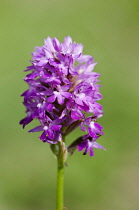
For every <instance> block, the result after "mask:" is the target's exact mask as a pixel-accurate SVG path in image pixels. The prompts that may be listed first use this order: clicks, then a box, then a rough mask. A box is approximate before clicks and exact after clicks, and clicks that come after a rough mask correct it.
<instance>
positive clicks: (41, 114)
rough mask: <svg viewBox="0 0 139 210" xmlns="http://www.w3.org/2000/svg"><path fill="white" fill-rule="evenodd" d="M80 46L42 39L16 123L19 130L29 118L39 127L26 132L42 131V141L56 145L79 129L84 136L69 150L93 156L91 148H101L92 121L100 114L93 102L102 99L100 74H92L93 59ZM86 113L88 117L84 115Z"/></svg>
mask: <svg viewBox="0 0 139 210" xmlns="http://www.w3.org/2000/svg"><path fill="white" fill-rule="evenodd" d="M82 50H83V45H82V44H77V43H75V42H72V39H71V37H69V36H67V37H65V39H64V42H63V43H60V42H59V40H58V39H56V38H50V37H48V38H47V39H45V40H44V45H43V46H42V47H36V48H35V52H33V53H32V61H31V66H28V67H27V69H26V70H25V71H26V72H28V71H31V73H29V74H28V75H27V76H26V77H25V79H24V80H25V82H26V83H27V84H28V90H26V91H25V92H24V93H23V94H22V95H21V96H23V97H24V102H23V104H24V105H25V107H26V113H27V116H26V117H25V118H24V119H22V120H21V121H20V124H22V125H23V128H24V127H25V126H26V125H27V124H28V123H30V122H31V121H32V120H33V119H38V121H39V125H38V126H37V127H35V128H33V129H31V130H30V131H29V132H38V131H42V133H41V135H40V139H41V140H42V141H43V142H48V143H50V144H57V143H58V142H59V141H63V137H65V136H66V135H67V134H69V133H70V132H72V131H73V130H74V129H75V128H77V127H78V126H80V128H81V130H82V131H84V132H85V135H84V136H82V137H81V138H78V141H77V140H75V141H74V142H73V143H72V144H71V146H69V151H70V152H71V151H73V150H74V149H75V148H78V150H79V151H81V150H83V149H85V151H84V154H86V153H88V152H89V153H90V156H93V155H94V153H93V150H92V148H100V149H104V148H103V147H102V146H101V145H99V144H98V143H97V142H96V140H97V139H98V138H99V136H101V135H103V132H102V129H103V128H102V127H101V125H100V124H99V123H98V122H96V121H97V119H98V118H99V117H101V116H102V115H103V111H102V106H101V105H100V104H99V103H97V102H96V101H98V100H100V99H101V98H102V95H101V94H100V93H99V87H100V85H98V84H97V82H98V78H99V76H100V74H98V73H96V72H94V71H93V69H94V67H95V65H96V63H95V62H94V59H93V57H91V56H89V55H83V54H82ZM86 113H87V114H90V115H91V116H90V117H87V116H86Z"/></svg>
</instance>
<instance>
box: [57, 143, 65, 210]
mask: <svg viewBox="0 0 139 210" xmlns="http://www.w3.org/2000/svg"><path fill="white" fill-rule="evenodd" d="M58 144H59V154H58V155H57V192H56V210H63V194H64V193H63V192H64V189H63V188H64V153H63V146H62V142H59V143H58Z"/></svg>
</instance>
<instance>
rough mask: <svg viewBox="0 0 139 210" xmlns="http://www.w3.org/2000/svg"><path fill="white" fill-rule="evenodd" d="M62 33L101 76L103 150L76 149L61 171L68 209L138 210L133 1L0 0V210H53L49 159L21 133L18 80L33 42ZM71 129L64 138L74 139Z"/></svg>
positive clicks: (137, 30) (136, 16) (136, 8)
mask: <svg viewBox="0 0 139 210" xmlns="http://www.w3.org/2000/svg"><path fill="white" fill-rule="evenodd" d="M67 35H70V36H72V38H73V41H76V42H78V43H83V45H84V53H85V54H90V55H92V56H94V57H95V61H96V62H98V65H97V66H96V68H95V71H97V72H99V73H101V74H102V76H101V84H102V85H103V86H102V88H101V93H102V94H103V96H104V98H103V100H102V101H101V104H102V105H103V107H104V112H105V115H104V117H103V118H102V119H100V121H99V122H100V123H101V124H102V125H103V126H104V128H105V129H104V132H105V136H104V137H102V138H100V140H99V143H100V144H102V145H103V146H105V147H106V148H107V151H106V152H105V151H102V150H95V156H94V157H93V158H90V157H89V155H87V156H83V155H82V153H81V152H80V153H79V152H76V153H75V155H73V156H70V157H69V159H68V167H66V168H65V206H67V207H68V210H79V209H80V210H86V209H87V210H129V209H130V210H138V209H139V198H138V196H139V167H138V161H139V152H138V150H139V143H138V140H139V134H138V130H139V129H138V127H139V122H138V118H139V91H138V81H139V69H138V50H139V1H138V0H132V1H131V0H117V1H110V0H106V1H103V0H98V1H94V0H86V1H80V0H76V1H75V0H70V1H66V0H65V1H64V0H59V1H56V0H51V1H50V0H38V1H37V0H34V1H33V0H24V1H23V0H22V1H21V0H12V1H10V0H2V1H1V3H0V42H1V43H0V48H1V52H0V57H1V62H0V66H1V70H0V71H1V83H0V85H1V103H0V104H1V116H0V117H1V121H0V122H1V124H0V129H1V132H0V135H1V140H0V210H54V209H55V185H56V160H55V158H54V157H53V154H52V153H51V151H50V149H49V145H48V144H44V143H42V142H41V141H40V140H39V139H38V136H39V134H29V133H28V132H27V131H28V130H29V129H31V128H33V126H34V125H35V123H34V124H33V123H32V124H30V125H28V126H27V127H26V128H25V130H22V128H21V126H20V125H19V124H18V122H19V121H20V119H22V118H23V117H24V116H25V113H24V112H25V108H24V107H23V105H22V98H21V97H20V94H21V93H22V92H23V91H25V90H26V89H27V86H26V84H25V82H23V80H22V78H24V77H25V73H23V70H24V69H25V68H26V66H27V65H29V60H30V59H31V55H30V52H32V51H33V49H34V46H42V45H43V39H44V38H46V37H47V36H51V37H57V38H58V39H59V40H60V41H63V39H64V37H65V36H67ZM79 135H80V134H79V130H78V131H76V132H74V133H73V134H71V135H70V136H69V137H68V141H69V142H70V141H71V140H74V139H75V138H76V137H78V136H79Z"/></svg>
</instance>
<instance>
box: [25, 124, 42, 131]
mask: <svg viewBox="0 0 139 210" xmlns="http://www.w3.org/2000/svg"><path fill="white" fill-rule="evenodd" d="M39 131H43V126H42V125H39V126H37V127H35V128H33V129H31V130H30V131H28V132H29V133H33V132H39Z"/></svg>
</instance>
